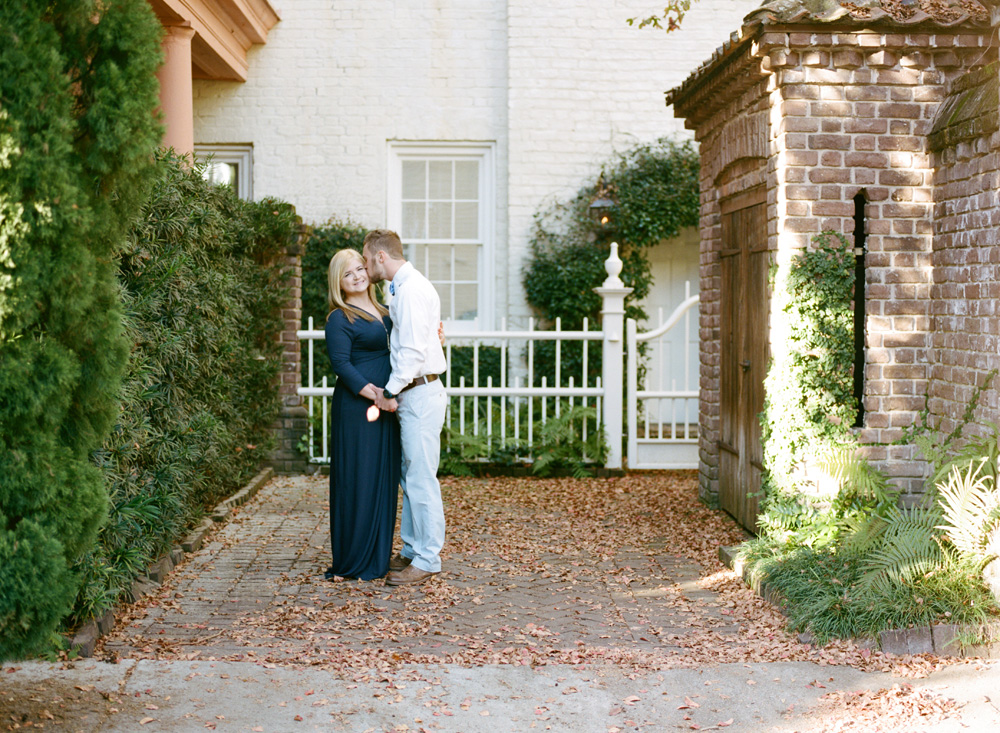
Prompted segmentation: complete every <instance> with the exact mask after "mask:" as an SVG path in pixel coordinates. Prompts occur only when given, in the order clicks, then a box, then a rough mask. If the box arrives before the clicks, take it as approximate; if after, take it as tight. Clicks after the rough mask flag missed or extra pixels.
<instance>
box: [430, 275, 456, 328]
mask: <svg viewBox="0 0 1000 733" xmlns="http://www.w3.org/2000/svg"><path fill="white" fill-rule="evenodd" d="M434 289H435V290H437V294H438V295H439V296H440V298H441V319H442V320H452V319H454V317H455V316H454V315H453V313H452V307H453V306H454V305H455V299H454V298H453V297H452V285H451V283H447V282H444V283H440V282H436V283H434Z"/></svg>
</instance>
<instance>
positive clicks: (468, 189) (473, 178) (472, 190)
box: [455, 160, 479, 201]
mask: <svg viewBox="0 0 1000 733" xmlns="http://www.w3.org/2000/svg"><path fill="white" fill-rule="evenodd" d="M455 198H456V199H467V200H472V201H475V200H476V199H478V198H479V161H478V160H461V161H456V162H455Z"/></svg>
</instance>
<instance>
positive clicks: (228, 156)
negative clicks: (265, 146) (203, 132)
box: [194, 143, 253, 201]
mask: <svg viewBox="0 0 1000 733" xmlns="http://www.w3.org/2000/svg"><path fill="white" fill-rule="evenodd" d="M194 154H195V157H196V158H198V159H199V160H206V159H208V158H212V159H213V160H214V161H215V162H217V163H232V164H234V165H235V166H236V195H237V196H239V197H240V198H241V199H245V200H247V201H252V200H253V145H234V144H230V143H215V144H208V143H206V144H201V143H199V144H197V145H195V146H194Z"/></svg>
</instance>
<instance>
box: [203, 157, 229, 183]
mask: <svg viewBox="0 0 1000 733" xmlns="http://www.w3.org/2000/svg"><path fill="white" fill-rule="evenodd" d="M205 178H206V179H208V181H209V182H211V183H215V184H218V185H222V186H232V187H233V190H235V189H236V164H235V163H220V162H219V161H217V160H213V161H212V162H211V163H209V164H208V165H207V166H205Z"/></svg>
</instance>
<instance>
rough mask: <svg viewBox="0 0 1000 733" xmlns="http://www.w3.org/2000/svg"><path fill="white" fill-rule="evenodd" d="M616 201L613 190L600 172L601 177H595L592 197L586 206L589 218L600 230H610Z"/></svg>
mask: <svg viewBox="0 0 1000 733" xmlns="http://www.w3.org/2000/svg"><path fill="white" fill-rule="evenodd" d="M617 203H618V202H617V201H615V199H614V194H613V192H612V191H611V189H610V188H609V187H608V186H607V185H606V184H605V183H604V174H603V173H602V174H601V177H600V178H598V179H597V188H596V190H595V191H594V198H592V199H591V200H590V206H588V207H587V210H588V211H589V212H590V218H591V219H593V220H594V223H595V224H597V226H599V227H600V228H601V229H602V230H605V231H610V230H611V228H612V220H611V214H612V212H613V210H614V207H615V206H616V205H617Z"/></svg>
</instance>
